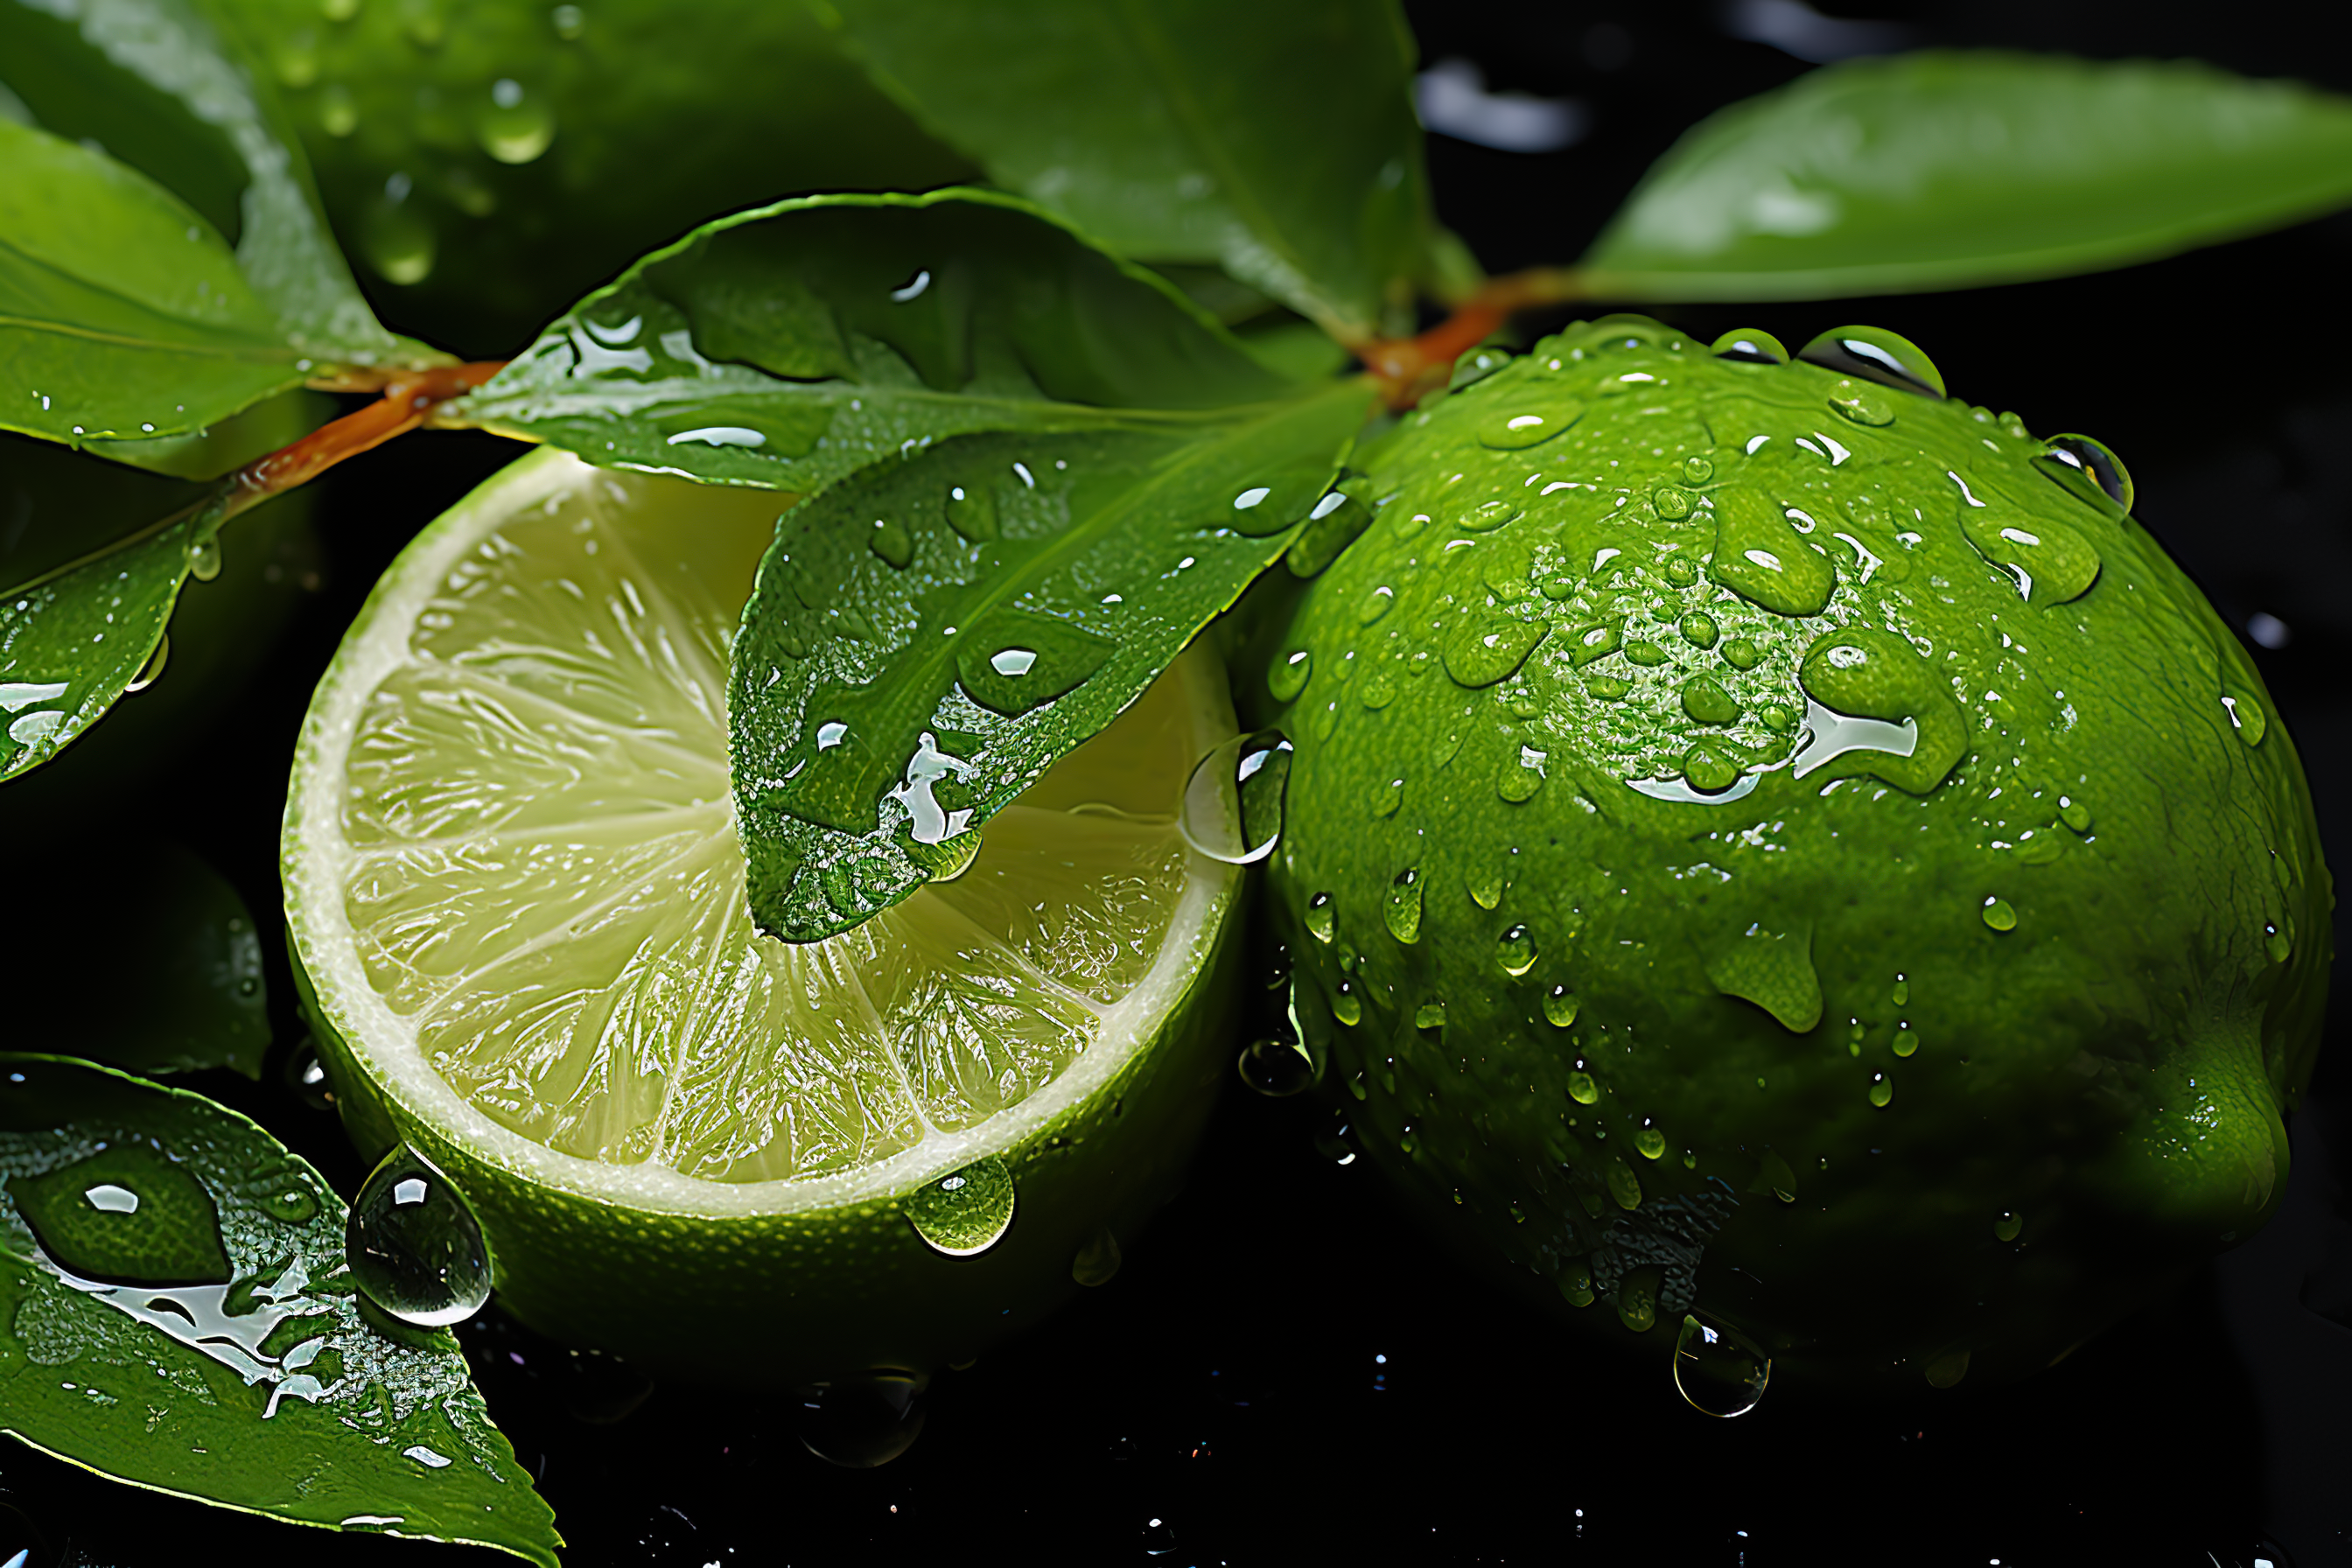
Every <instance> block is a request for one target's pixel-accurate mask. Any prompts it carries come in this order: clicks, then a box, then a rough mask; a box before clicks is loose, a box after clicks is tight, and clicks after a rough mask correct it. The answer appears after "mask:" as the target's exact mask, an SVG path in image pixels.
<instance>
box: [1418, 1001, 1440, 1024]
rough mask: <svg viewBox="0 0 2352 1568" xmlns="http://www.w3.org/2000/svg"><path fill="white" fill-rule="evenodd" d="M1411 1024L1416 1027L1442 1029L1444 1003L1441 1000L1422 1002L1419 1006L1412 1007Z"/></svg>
mask: <svg viewBox="0 0 2352 1568" xmlns="http://www.w3.org/2000/svg"><path fill="white" fill-rule="evenodd" d="M1412 1026H1413V1027H1414V1028H1416V1029H1442V1028H1444V1027H1445V1004H1444V1003H1443V1002H1423V1004H1422V1005H1420V1006H1418V1007H1416V1008H1414V1009H1413V1013H1412Z"/></svg>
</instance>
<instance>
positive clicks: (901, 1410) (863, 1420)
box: [793, 1367, 931, 1470]
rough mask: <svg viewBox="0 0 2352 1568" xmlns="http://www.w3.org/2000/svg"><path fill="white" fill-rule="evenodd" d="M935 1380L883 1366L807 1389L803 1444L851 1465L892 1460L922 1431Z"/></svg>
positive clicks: (799, 1422) (798, 1426)
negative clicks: (928, 1396) (931, 1387)
mask: <svg viewBox="0 0 2352 1568" xmlns="http://www.w3.org/2000/svg"><path fill="white" fill-rule="evenodd" d="M930 1385H931V1380H930V1378H929V1375H927V1374H925V1373H914V1372H902V1371H899V1370H898V1369H897V1368H893V1367H877V1368H876V1369H875V1370H874V1371H872V1372H866V1373H858V1374H856V1376H853V1377H842V1378H835V1379H834V1380H833V1381H832V1382H830V1383H820V1384H814V1385H813V1386H811V1387H808V1388H804V1389H803V1390H802V1391H801V1397H800V1409H799V1410H798V1411H797V1412H795V1417H796V1418H795V1420H794V1422H793V1426H794V1428H795V1430H796V1431H797V1432H798V1433H799V1435H800V1439H801V1443H802V1445H803V1447H806V1448H807V1449H808V1451H809V1452H810V1453H812V1454H814V1455H815V1456H816V1457H817V1458H820V1459H823V1460H825V1461H826V1462H827V1463H829V1464H835V1465H839V1466H841V1467H842V1468H845V1469H852V1470H870V1469H872V1468H874V1467H875V1466H877V1465H887V1464H888V1463H889V1462H890V1461H891V1460H893V1459H895V1458H898V1456H899V1455H901V1454H903V1453H905V1452H906V1451H907V1450H908V1448H910V1447H914V1443H915V1439H916V1438H917V1437H919V1436H921V1435H922V1430H923V1416H924V1415H925V1413H926V1406H927V1405H928V1399H927V1395H928V1394H929V1392H930Z"/></svg>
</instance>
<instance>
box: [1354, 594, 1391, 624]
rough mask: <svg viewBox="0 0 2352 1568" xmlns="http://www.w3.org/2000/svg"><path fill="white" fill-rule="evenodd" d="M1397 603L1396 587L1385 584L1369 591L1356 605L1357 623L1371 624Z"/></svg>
mask: <svg viewBox="0 0 2352 1568" xmlns="http://www.w3.org/2000/svg"><path fill="white" fill-rule="evenodd" d="M1395 603H1396V590H1395V589H1394V588H1391V587H1388V586H1386V585H1385V584H1383V585H1381V586H1380V587H1375V588H1372V589H1370V590H1369V591H1367V592H1366V593H1365V595H1364V597H1363V599H1362V601H1361V602H1360V604H1358V605H1357V606H1356V624H1357V625H1358V626H1370V625H1371V624H1372V623H1373V622H1374V621H1377V620H1379V619H1380V618H1381V616H1385V615H1387V614H1388V613H1389V606H1390V605H1393V604H1395Z"/></svg>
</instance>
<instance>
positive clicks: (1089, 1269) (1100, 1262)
mask: <svg viewBox="0 0 2352 1568" xmlns="http://www.w3.org/2000/svg"><path fill="white" fill-rule="evenodd" d="M1120 1261H1121V1258H1120V1254H1119V1250H1118V1237H1116V1236H1113V1235H1112V1234H1111V1231H1110V1226H1107V1225H1103V1226H1096V1227H1095V1233H1094V1234H1093V1235H1092V1236H1090V1237H1087V1240H1086V1245H1085V1246H1083V1247H1079V1248H1078V1251H1077V1256H1076V1257H1075V1258H1071V1259H1070V1278H1071V1279H1075V1280H1076V1281H1077V1282H1078V1283H1079V1284H1081V1285H1084V1286H1086V1287H1087V1289H1093V1288H1094V1287H1096V1286H1097V1285H1108V1284H1109V1283H1110V1281H1111V1276H1113V1275H1115V1274H1117V1273H1118V1266H1119V1263H1120Z"/></svg>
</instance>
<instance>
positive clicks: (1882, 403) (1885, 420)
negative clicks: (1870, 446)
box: [1829, 381, 1895, 428]
mask: <svg viewBox="0 0 2352 1568" xmlns="http://www.w3.org/2000/svg"><path fill="white" fill-rule="evenodd" d="M1829 404H1830V408H1831V411H1832V412H1833V413H1835V414H1836V415H1838V416H1840V417H1841V418H1844V419H1849V420H1852V421H1853V423H1854V424H1856V425H1866V426H1871V427H1873V428H1876V427H1878V426H1885V425H1892V424H1894V423H1895V405H1893V404H1892V403H1889V402H1888V401H1887V400H1886V399H1885V398H1884V397H1882V396H1880V395H1878V394H1877V393H1875V392H1873V391H1871V390H1870V389H1869V388H1868V387H1866V386H1864V385H1863V384H1861V383H1860V382H1855V381H1841V382H1839V383H1838V384H1836V385H1835V386H1833V387H1832V388H1831V389H1830V396H1829Z"/></svg>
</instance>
